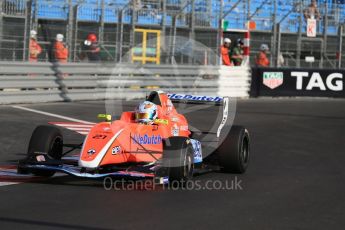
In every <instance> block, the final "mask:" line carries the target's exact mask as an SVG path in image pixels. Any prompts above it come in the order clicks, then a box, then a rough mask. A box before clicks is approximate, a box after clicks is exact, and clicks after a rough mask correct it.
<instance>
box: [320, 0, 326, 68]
mask: <svg viewBox="0 0 345 230" xmlns="http://www.w3.org/2000/svg"><path fill="white" fill-rule="evenodd" d="M327 14H328V4H327V1H325V15H324V19H325V20H324V26H323V40H322V50H321V58H320V64H319V68H322V67H323V62H324V57H325V56H326V52H327V29H328V15H327Z"/></svg>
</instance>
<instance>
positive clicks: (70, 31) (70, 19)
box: [66, 0, 74, 61]
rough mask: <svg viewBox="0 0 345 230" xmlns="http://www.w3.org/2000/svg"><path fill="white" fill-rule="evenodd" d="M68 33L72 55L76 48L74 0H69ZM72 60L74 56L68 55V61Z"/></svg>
mask: <svg viewBox="0 0 345 230" xmlns="http://www.w3.org/2000/svg"><path fill="white" fill-rule="evenodd" d="M66 27H67V31H66V43H67V45H68V47H69V50H70V53H71V54H73V52H71V51H72V50H73V49H74V47H73V41H72V40H73V4H72V0H68V20H67V26H66ZM71 60H72V55H68V61H71Z"/></svg>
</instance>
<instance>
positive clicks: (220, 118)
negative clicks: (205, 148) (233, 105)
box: [168, 93, 230, 137]
mask: <svg viewBox="0 0 345 230" xmlns="http://www.w3.org/2000/svg"><path fill="white" fill-rule="evenodd" d="M168 97H169V99H170V100H171V101H172V102H173V103H185V104H198V105H209V106H210V107H212V106H222V108H219V109H218V110H219V112H218V113H217V117H215V118H214V121H215V122H217V125H216V127H215V129H213V130H209V131H206V132H205V131H200V129H199V130H198V131H194V132H201V133H204V134H205V133H209V134H212V133H213V134H216V135H217V137H220V134H221V131H222V129H223V128H224V126H225V125H226V124H227V121H228V116H229V104H230V98H229V97H218V96H214V97H212V96H199V95H188V94H172V93H171V94H168ZM189 120H193V118H191V119H189ZM218 124H219V125H218ZM191 131H192V132H193V130H191Z"/></svg>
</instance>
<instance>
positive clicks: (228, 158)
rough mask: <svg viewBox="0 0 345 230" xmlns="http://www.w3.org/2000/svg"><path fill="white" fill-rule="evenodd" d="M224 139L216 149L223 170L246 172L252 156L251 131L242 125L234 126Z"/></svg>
mask: <svg viewBox="0 0 345 230" xmlns="http://www.w3.org/2000/svg"><path fill="white" fill-rule="evenodd" d="M221 140H222V138H221ZM222 141H223V142H222V143H220V146H219V147H218V149H217V151H216V153H217V155H218V159H219V165H220V167H221V169H222V171H223V172H226V173H238V174H242V173H244V172H245V171H246V169H247V167H248V163H249V156H250V154H249V153H250V139H249V132H248V131H247V130H246V129H245V128H244V127H242V126H232V127H231V130H230V132H229V133H228V134H227V135H226V136H225V137H224V139H223V140H222Z"/></svg>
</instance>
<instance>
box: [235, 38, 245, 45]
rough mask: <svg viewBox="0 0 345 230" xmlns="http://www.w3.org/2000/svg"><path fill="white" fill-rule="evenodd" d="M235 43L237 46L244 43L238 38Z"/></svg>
mask: <svg viewBox="0 0 345 230" xmlns="http://www.w3.org/2000/svg"><path fill="white" fill-rule="evenodd" d="M236 44H237V45H238V46H242V45H243V44H244V43H243V41H242V39H241V38H239V39H237V40H236Z"/></svg>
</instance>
